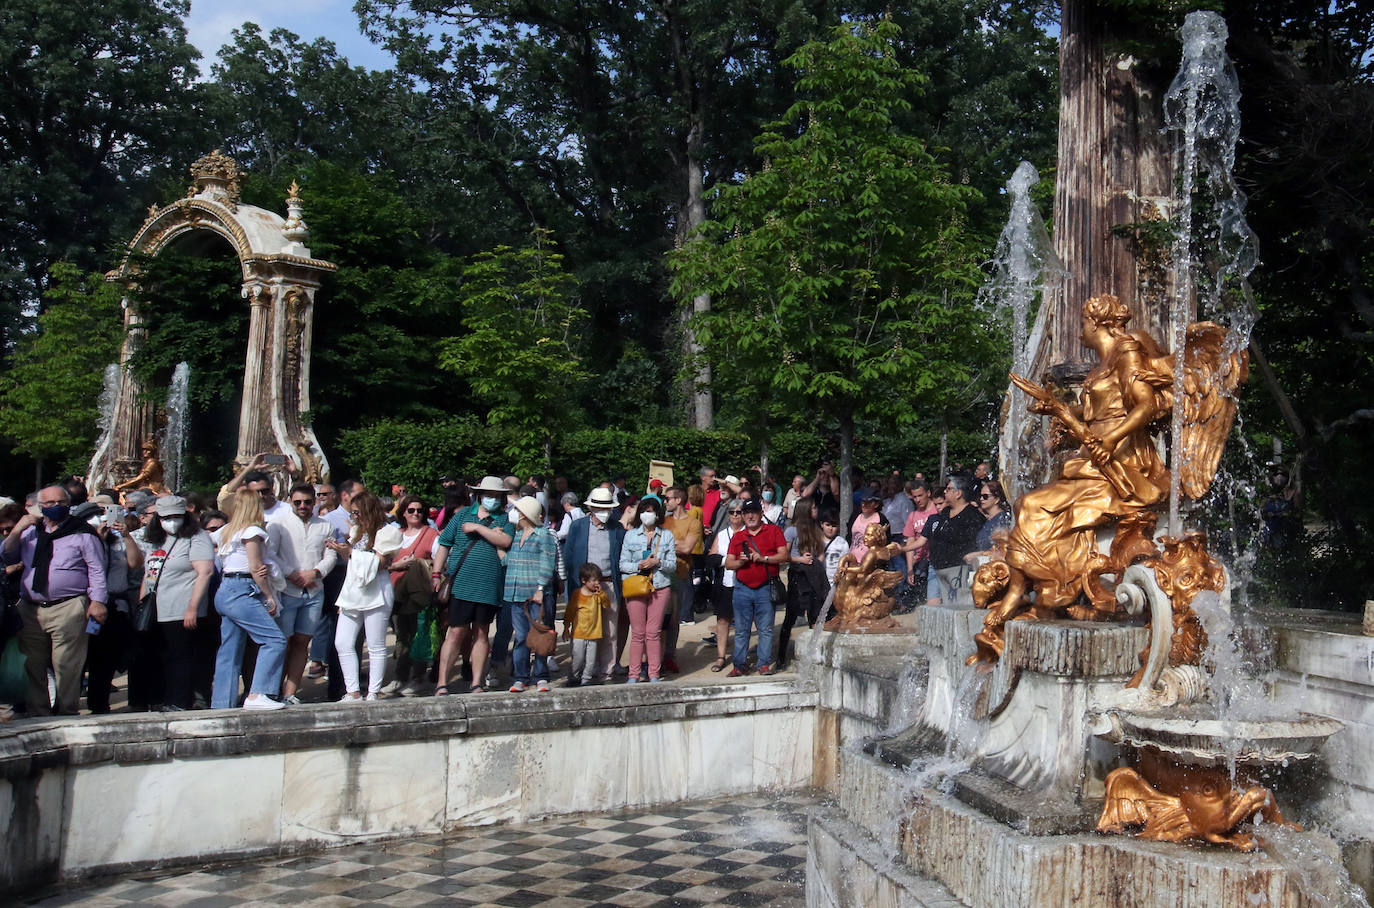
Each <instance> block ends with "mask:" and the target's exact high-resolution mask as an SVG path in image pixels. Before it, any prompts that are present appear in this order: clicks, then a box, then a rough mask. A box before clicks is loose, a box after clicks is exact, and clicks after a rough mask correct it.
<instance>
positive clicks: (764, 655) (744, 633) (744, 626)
mask: <svg viewBox="0 0 1374 908" xmlns="http://www.w3.org/2000/svg"><path fill="white" fill-rule="evenodd" d="M732 601H733V603H734V607H735V668H737V669H739V670H740V671H744V669H745V668H747V667H748V665H749V632H750V628H751V625H752V626H754V627H757V628H758V631H759V649H758V654H759V667H760V668H762V667H763V666H765V665H771V664H772V662H773V602H772V600H771V599H770V598H769V595H768V586H767V584H765V585H764V586H761V587H759V588H758V589H756V590H751V589H750V588H749V587H747V586H745V585H744V584H742V583H739V582H738V581H736V583H735V593H734V596H733V599H732Z"/></svg>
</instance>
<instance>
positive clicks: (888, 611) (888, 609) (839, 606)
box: [825, 523, 902, 631]
mask: <svg viewBox="0 0 1374 908" xmlns="http://www.w3.org/2000/svg"><path fill="white" fill-rule="evenodd" d="M863 542H864V545H866V546H868V551H866V552H864V556H863V558H862V559H859V558H855V557H854V554H853V553H852V552H850V553H847V554H846V555H845V556H844V557H843V558H841V559H840V564H839V567H837V568H836V569H835V613H836V614H835V617H834V618H831V619H830V620H829V621H827V622H826V623H825V629H826V630H828V631H875V630H886V629H888V628H893V627H896V626H897V620H896V619H895V618H893V617H892V609H893V608H895V607H896V604H897V602H896V600H895V599H894V598H893V596H892V591H893V589H894V588H896V586H897V583H898V582H899V581H900V580H901V579H902V575H901V573H900V572H899V571H887V570H883V569H882V566H883V565H886V564H887V563H888V561H890V560H891V559H892V558H894V557H896V555H897V553H899V552H900V551H901V548H902V547H901V546H900V545H899V544H897V543H895V542H893V543H889V542H888V541H887V527H885V526H883V525H882V524H881V523H875V524H871V525H870V526H869V527H868V529H866V530H864V538H863Z"/></svg>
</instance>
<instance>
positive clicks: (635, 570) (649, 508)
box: [620, 494, 677, 684]
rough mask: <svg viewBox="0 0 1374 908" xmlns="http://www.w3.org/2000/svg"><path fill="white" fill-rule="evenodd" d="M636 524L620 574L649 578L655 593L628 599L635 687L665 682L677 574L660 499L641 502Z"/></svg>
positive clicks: (674, 550)
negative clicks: (667, 619) (666, 635)
mask: <svg viewBox="0 0 1374 908" xmlns="http://www.w3.org/2000/svg"><path fill="white" fill-rule="evenodd" d="M635 521H636V522H637V523H638V526H636V527H635V528H634V529H632V530H630V531H629V532H628V533H626V534H625V543H624V545H623V546H621V549H620V573H621V574H622V575H624V576H629V575H631V574H644V575H647V576H648V578H649V585H650V587H651V588H652V590H651V592H650V593H649V595H647V596H634V597H628V596H627V597H626V599H625V610H626V611H627V612H629V615H630V679H629V680H630V683H631V684H633V683H635V682H636V681H643V680H648V681H662V680H663V678H662V677H661V673H662V671H663V645H662V644H663V616H664V614H665V613H666V612H667V609H668V601H669V599H670V598H671V596H672V585H673V577H674V576H675V575H676V573H677V541H676V540H674V539H673V533H672V531H671V530H667V529H664V528H663V526H662V523H663V502H662V501H661V500H660V499H659V497H658V496H657V495H653V494H649V495H645V496H644V497H643V498H641V499H640V500H639V506H638V507H637V508H635ZM644 661H647V662H648V663H649V666H648V677H647V679H646V678H645V677H644V676H642V675H641V674H640V665H641V664H642V662H644Z"/></svg>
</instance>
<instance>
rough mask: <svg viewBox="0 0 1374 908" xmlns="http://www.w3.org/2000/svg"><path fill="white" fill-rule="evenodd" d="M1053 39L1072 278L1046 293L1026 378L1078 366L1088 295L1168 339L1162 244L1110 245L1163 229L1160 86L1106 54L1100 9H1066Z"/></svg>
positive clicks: (1080, 1)
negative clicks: (1108, 296)
mask: <svg viewBox="0 0 1374 908" xmlns="http://www.w3.org/2000/svg"><path fill="white" fill-rule="evenodd" d="M1061 9H1062V14H1061V18H1060V34H1059V147H1058V162H1059V168H1058V171H1057V173H1056V179H1055V186H1054V248H1055V253H1056V254H1057V255H1058V256H1059V260H1060V261H1061V262H1062V263H1063V265H1064V267H1065V268H1066V269H1067V271H1068V272H1069V276H1068V277H1067V278H1065V279H1064V280H1062V281H1058V282H1051V284H1050V285H1049V286H1048V287H1047V288H1046V291H1045V299H1044V303H1043V307H1044V309H1045V313H1044V328H1045V330H1044V331H1043V332H1042V333H1041V334H1040V336H1039V341H1040V343H1039V344H1038V345H1037V347H1036V350H1035V351H1034V354H1033V356H1032V362H1031V370H1030V372H1031V375H1033V376H1040V375H1042V374H1043V373H1044V370H1045V369H1046V368H1048V367H1050V366H1053V365H1058V364H1060V363H1070V362H1083V361H1085V360H1087V359H1088V352H1087V350H1086V349H1085V348H1084V346H1083V342H1082V339H1081V337H1080V330H1081V329H1080V325H1079V322H1080V314H1081V312H1082V309H1083V303H1084V301H1086V300H1087V299H1088V297H1090V296H1094V295H1097V294H1102V293H1115V294H1116V295H1117V296H1118V297H1120V299H1121V300H1122V301H1123V302H1125V303H1127V304H1128V305H1130V306H1131V308H1132V310H1133V311H1134V312H1135V316H1136V317H1135V320H1134V321H1133V323H1132V327H1133V328H1143V329H1144V330H1146V331H1148V332H1149V333H1150V334H1151V335H1153V336H1154V337H1156V338H1160V339H1161V340H1167V338H1168V337H1170V336H1171V335H1170V331H1169V328H1170V325H1169V304H1168V301H1169V297H1170V289H1171V277H1170V270H1169V256H1168V248H1167V245H1160V244H1158V243H1154V242H1150V241H1143V242H1142V241H1141V240H1139V239H1137V238H1136V237H1138V236H1139V234H1137V235H1136V237H1132V236H1124V237H1122V236H1113V235H1112V229H1113V228H1114V227H1118V226H1121V225H1128V224H1139V223H1144V222H1149V221H1162V220H1166V219H1167V218H1168V217H1169V216H1170V214H1171V212H1170V205H1171V203H1172V195H1171V188H1172V187H1171V179H1172V176H1171V174H1172V168H1171V162H1170V158H1169V148H1168V142H1167V137H1165V136H1164V135H1163V133H1162V132H1161V131H1160V130H1161V126H1162V122H1163V111H1162V101H1163V95H1164V88H1165V86H1162V85H1154V84H1150V83H1149V82H1147V77H1146V76H1145V75H1144V74H1143V73H1142V72H1141V71H1140V67H1139V65H1138V64H1136V62H1135V60H1134V58H1132V57H1130V56H1129V55H1126V54H1119V53H1117V52H1115V51H1113V50H1112V48H1113V47H1114V46H1117V43H1116V40H1115V39H1116V38H1117V37H1118V36H1117V35H1115V34H1114V33H1113V31H1112V29H1113V14H1112V12H1111V11H1110V10H1107V9H1105V8H1104V5H1103V3H1102V2H1101V0H1064V2H1063V3H1062V6H1061Z"/></svg>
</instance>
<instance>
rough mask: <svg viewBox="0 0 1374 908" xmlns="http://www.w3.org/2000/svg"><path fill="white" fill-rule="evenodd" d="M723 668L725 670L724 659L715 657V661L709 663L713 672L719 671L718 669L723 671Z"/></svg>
mask: <svg viewBox="0 0 1374 908" xmlns="http://www.w3.org/2000/svg"><path fill="white" fill-rule="evenodd" d="M724 670H725V660H724V659H717V660H716V661H715V662H712V663H711V671H713V672H719V671H724Z"/></svg>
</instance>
